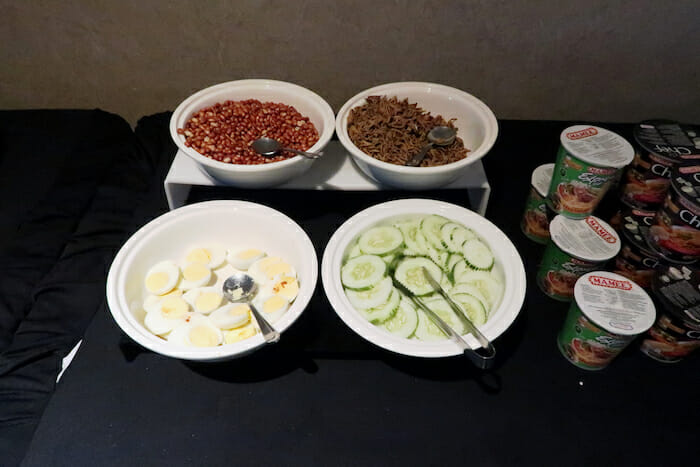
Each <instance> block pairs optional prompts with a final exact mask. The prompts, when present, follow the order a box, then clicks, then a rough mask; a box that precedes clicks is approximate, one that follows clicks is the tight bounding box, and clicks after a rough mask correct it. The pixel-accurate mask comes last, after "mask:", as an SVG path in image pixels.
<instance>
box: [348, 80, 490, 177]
mask: <svg viewBox="0 0 700 467" xmlns="http://www.w3.org/2000/svg"><path fill="white" fill-rule="evenodd" d="M376 95H385V96H387V97H394V96H396V97H398V98H399V99H404V98H408V100H409V102H411V103H417V104H418V106H419V107H421V108H423V109H424V110H426V111H428V112H430V113H431V114H432V115H442V116H443V118H445V119H446V120H449V119H451V118H456V119H457V120H456V122H455V126H456V127H457V128H458V131H457V136H458V137H460V138H462V140H463V141H464V145H465V147H466V148H468V149H470V152H469V154H468V155H467V157H466V158H465V159H462V160H460V161H457V162H453V163H451V164H446V165H443V166H438V167H405V166H399V165H396V164H390V163H388V162H382V161H380V160H378V159H375V158H373V157H371V156H369V155H367V154H365V153H364V152H362V151H361V150H360V149H358V148H357V146H355V145H354V144H353V143H352V141H351V140H350V137H349V136H348V132H347V119H348V114H349V113H350V110H351V109H352V108H353V107H357V106H360V105H363V104H364V103H365V102H366V98H367V97H368V96H376ZM335 131H336V134H337V135H338V139H339V140H340V142H341V143H342V145H343V146H344V147H345V148H346V149H347V151H348V152H349V153H350V155H351V156H352V158H353V161H354V162H355V164H356V165H357V166H358V167H359V168H360V170H362V171H363V172H364V173H365V174H366V175H367V176H368V177H370V178H372V179H374V180H376V181H377V182H379V183H381V184H384V185H388V186H392V187H396V188H401V189H407V190H426V189H431V188H439V187H442V186H445V185H448V184H449V183H451V182H453V181H454V180H456V179H457V178H459V177H460V176H461V175H463V174H464V172H465V171H467V170H469V166H470V165H471V164H473V163H474V162H476V161H478V160H479V159H481V158H482V157H484V156H485V155H486V154H487V153H488V152H489V150H490V149H491V147H493V144H494V143H495V141H496V137H497V136H498V122H497V120H496V117H495V115H494V114H493V112H492V111H491V109H489V108H488V107H487V106H486V104H484V103H483V102H482V101H480V100H479V99H477V98H476V97H474V96H472V95H471V94H468V93H466V92H464V91H461V90H459V89H455V88H452V87H449V86H444V85H441V84H434V83H422V82H399V83H389V84H383V85H381V86H376V87H373V88H370V89H367V90H365V91H362V92H360V93H359V94H357V95H355V96H353V97H352V98H350V99H349V100H348V101H347V102H346V103H345V104H344V105H343V107H341V109H340V111H338V115H337V116H336V121H335Z"/></svg>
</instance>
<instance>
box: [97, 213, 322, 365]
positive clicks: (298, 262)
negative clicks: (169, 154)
mask: <svg viewBox="0 0 700 467" xmlns="http://www.w3.org/2000/svg"><path fill="white" fill-rule="evenodd" d="M206 244H221V245H225V246H227V245H231V246H250V247H255V248H259V249H261V250H264V251H266V252H267V253H268V255H271V256H280V257H282V258H283V259H284V260H285V261H286V262H288V263H290V264H291V265H292V266H294V268H295V269H296V271H297V275H298V278H299V285H300V289H299V294H298V296H297V297H296V299H295V300H294V302H293V303H292V305H291V306H290V308H289V310H288V311H287V312H286V313H285V314H284V315H283V316H282V317H281V318H280V319H279V320H278V321H276V322H275V323H274V327H275V329H276V330H277V331H279V332H280V333H282V339H284V334H283V333H284V331H285V330H286V329H287V328H288V327H289V326H291V325H292V323H294V321H296V319H297V318H299V316H300V315H301V313H302V312H303V311H304V309H305V308H306V306H307V305H308V303H309V300H311V296H312V295H313V292H314V289H315V288H316V282H317V279H318V259H317V257H316V252H315V250H314V247H313V244H312V243H311V240H310V239H309V237H308V235H307V234H306V232H304V230H302V228H301V227H299V225H298V224H296V223H295V222H294V221H293V220H292V219H290V218H289V217H287V216H285V215H284V214H282V213H280V212H278V211H276V210H274V209H272V208H269V207H267V206H263V205H260V204H256V203H250V202H245V201H207V202H203V203H196V204H191V205H188V206H185V207H182V208H179V209H175V210H173V211H170V212H168V213H166V214H163V215H162V216H160V217H158V218H156V219H154V220H152V221H151V222H149V223H148V224H146V225H145V226H143V227H142V228H141V229H139V230H138V231H137V232H136V233H135V234H134V235H132V236H131V238H129V239H128V240H127V241H126V243H125V244H124V245H123V246H122V248H121V249H120V250H119V252H118V253H117V255H116V257H115V259H114V262H113V263H112V266H111V267H110V270H109V274H108V277H107V302H108V304H109V309H110V311H111V313H112V316H113V317H114V320H115V321H116V322H117V324H118V325H119V327H120V328H121V329H122V330H123V331H124V332H125V333H126V334H127V335H128V336H129V337H131V338H132V339H133V340H135V341H136V342H137V343H139V344H141V345H142V346H144V347H146V348H147V349H149V350H152V351H153V352H157V353H159V354H162V355H166V356H169V357H174V358H179V359H184V360H201V361H213V360H225V359H229V358H233V357H239V356H242V355H245V354H247V353H249V352H251V351H253V350H255V349H257V348H258V347H260V346H262V345H265V343H264V341H263V338H262V336H261V334H260V333H258V334H256V335H255V336H253V337H251V338H248V339H245V340H243V341H240V342H237V343H234V344H224V345H221V346H218V347H209V348H194V347H184V346H177V345H174V344H173V343H172V342H167V341H165V340H163V339H161V338H159V337H157V336H155V335H153V334H152V333H151V332H150V331H148V330H147V329H146V327H145V326H144V324H143V318H144V312H143V310H142V307H141V303H142V302H143V299H144V297H145V295H146V292H145V288H144V286H143V280H144V277H145V275H146V272H147V270H148V268H149V267H150V266H152V265H153V264H155V263H157V262H159V261H162V260H167V259H171V260H172V259H175V258H179V257H181V256H182V255H183V254H184V253H185V250H186V249H187V248H188V247H190V246H195V245H206Z"/></svg>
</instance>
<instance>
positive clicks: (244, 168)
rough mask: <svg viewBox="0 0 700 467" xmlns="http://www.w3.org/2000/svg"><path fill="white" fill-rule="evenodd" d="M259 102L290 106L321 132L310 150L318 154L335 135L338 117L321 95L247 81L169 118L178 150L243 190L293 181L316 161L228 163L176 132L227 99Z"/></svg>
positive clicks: (201, 97) (206, 92)
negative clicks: (202, 151)
mask: <svg viewBox="0 0 700 467" xmlns="http://www.w3.org/2000/svg"><path fill="white" fill-rule="evenodd" d="M245 99H257V100H259V101H261V102H276V103H282V104H286V105H291V106H293V107H294V108H295V109H297V110H298V111H299V113H301V114H302V115H304V116H306V117H308V118H309V120H311V123H313V124H314V126H315V127H316V130H317V131H318V135H319V139H318V141H317V142H316V144H314V145H313V146H312V147H311V148H309V151H311V152H319V151H321V150H322V149H323V148H324V147H325V146H326V145H327V144H328V141H330V139H331V137H332V136H333V126H334V123H335V117H334V114H333V109H331V106H330V105H328V103H327V102H326V101H325V100H324V99H323V98H322V97H321V96H319V95H318V94H316V93H314V92H313V91H310V90H308V89H306V88H303V87H301V86H298V85H296V84H291V83H286V82H284V81H273V80H269V79H246V80H239V81H229V82H227V83H221V84H217V85H214V86H211V87H208V88H205V89H202V90H201V91H198V92H196V93H195V94H192V95H191V96H190V97H188V98H187V99H185V100H184V101H183V102H182V103H181V104H180V105H179V106H178V107H177V108H176V109H175V111H174V112H173V115H172V117H171V118H170V136H171V137H172V139H173V141H175V144H176V145H177V147H178V148H179V149H180V150H181V151H182V152H184V153H185V154H187V155H188V156H189V157H191V158H192V159H193V160H194V161H195V162H197V163H198V164H199V165H200V166H201V168H202V169H203V170H204V171H205V172H206V173H207V174H209V175H210V176H211V177H213V178H215V179H216V180H217V181H219V182H221V183H223V184H227V185H232V186H237V187H242V188H263V187H269V186H275V185H279V184H282V183H285V182H287V181H290V180H292V179H294V178H296V177H298V176H299V175H301V174H302V173H304V172H306V171H307V170H308V169H309V168H310V167H311V165H312V164H313V162H314V160H313V159H308V158H305V157H303V156H294V157H292V158H290V159H286V160H283V161H279V162H273V163H269V164H259V165H241V164H227V163H225V162H219V161H216V160H213V159H209V158H208V157H205V156H203V155H202V154H200V153H198V152H197V151H195V150H194V149H192V148H189V147H187V146H185V137H184V135H179V134H178V133H177V129H178V128H184V126H185V123H186V122H187V121H188V120H189V119H190V117H192V115H193V114H194V113H196V112H197V111H199V110H201V109H203V108H205V107H209V106H211V105H214V104H216V103H217V102H224V101H227V100H234V101H240V100H245Z"/></svg>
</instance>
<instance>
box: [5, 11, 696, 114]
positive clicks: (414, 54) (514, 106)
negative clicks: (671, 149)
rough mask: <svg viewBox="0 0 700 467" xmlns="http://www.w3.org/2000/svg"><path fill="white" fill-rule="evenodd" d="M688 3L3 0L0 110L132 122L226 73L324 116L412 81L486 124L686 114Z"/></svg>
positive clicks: (691, 108)
mask: <svg viewBox="0 0 700 467" xmlns="http://www.w3.org/2000/svg"><path fill="white" fill-rule="evenodd" d="M699 3H700V2H697V1H685V0H682V1H679V0H673V1H669V2H663V1H660V0H630V1H616V0H607V1H606V0H602V1H601V0H588V1H581V0H577V1H571V0H546V1H545V0H542V1H535V0H532V1H503V0H493V1H487V0H482V1H476V0H471V1H438V0H428V1H417V0H416V1H409V0H396V1H383V0H374V1H372V0H354V1H342V0H328V1H321V0H317V1H313V0H296V1H295V0H288V1H283V0H267V1H262V0H261V1H255V0H240V1H233V0H231V1H228V2H224V1H205V0H200V1H187V0H169V1H147V0H141V1H137V0H124V1H120V0H112V1H108V0H102V1H91V2H88V1H73V2H68V1H65V2H59V1H53V2H52V1H32V0H26V1H4V0H0V8H1V9H0V11H1V12H2V13H1V14H0V35H1V37H0V43H2V45H0V54H1V55H0V58H1V59H2V65H0V108H2V109H13V108H41V107H76V108H93V107H100V108H102V109H105V110H108V111H111V112H115V113H118V114H120V115H122V116H124V117H125V118H126V119H127V120H129V121H130V122H131V123H132V124H133V123H135V122H136V120H137V119H138V117H140V116H143V115H148V114H152V113H155V112H159V111H163V110H172V109H174V108H175V107H176V106H177V104H178V103H179V102H180V100H182V99H183V98H185V97H186V96H187V95H189V94H190V93H192V92H193V91H195V90H197V89H200V88H202V87H205V86H208V85H211V84H214V83H217V82H221V81H228V80H234V79H240V78H251V77H267V78H274V79H281V80H286V81H291V82H295V83H298V84H301V85H303V86H306V87H308V88H311V89H313V90H314V91H316V92H318V93H319V94H321V95H322V96H324V97H325V98H326V99H327V100H328V101H329V103H330V104H331V106H332V107H333V108H334V109H335V110H336V111H337V110H338V109H339V108H340V106H341V105H342V104H343V102H344V101H345V100H346V99H347V98H349V97H350V96H352V95H353V94H355V93H357V92H359V91H360V90H362V89H364V88H367V87H370V86H373V85H376V84H380V83H384V82H390V81H402V80H421V81H433V82H439V83H443V84H447V85H451V86H455V87H459V88H461V89H464V90H466V91H468V92H471V93H472V94H474V95H476V96H478V97H480V98H482V99H483V100H484V101H485V102H486V103H487V104H489V105H490V106H491V107H492V108H493V110H494V112H495V113H496V115H497V116H498V117H500V118H517V119H572V120H578V119H580V120H585V119H589V120H604V121H636V120H639V119H642V118H648V117H657V116H665V117H669V118H674V119H679V120H685V121H694V122H700V85H699V84H700V73H699V69H700V65H699V63H700V7H699V6H700V5H699Z"/></svg>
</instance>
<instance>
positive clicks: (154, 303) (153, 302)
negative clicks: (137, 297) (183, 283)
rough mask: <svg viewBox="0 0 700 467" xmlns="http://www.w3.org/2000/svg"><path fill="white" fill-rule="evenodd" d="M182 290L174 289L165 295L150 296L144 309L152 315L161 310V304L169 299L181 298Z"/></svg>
mask: <svg viewBox="0 0 700 467" xmlns="http://www.w3.org/2000/svg"><path fill="white" fill-rule="evenodd" d="M181 296H182V290H180V289H173V290H171V291H170V292H168V293H166V294H164V295H149V296H148V297H146V299H145V300H144V301H143V309H144V310H146V313H150V312H151V311H153V310H160V303H161V302H162V301H163V300H165V299H166V298H168V297H181Z"/></svg>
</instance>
